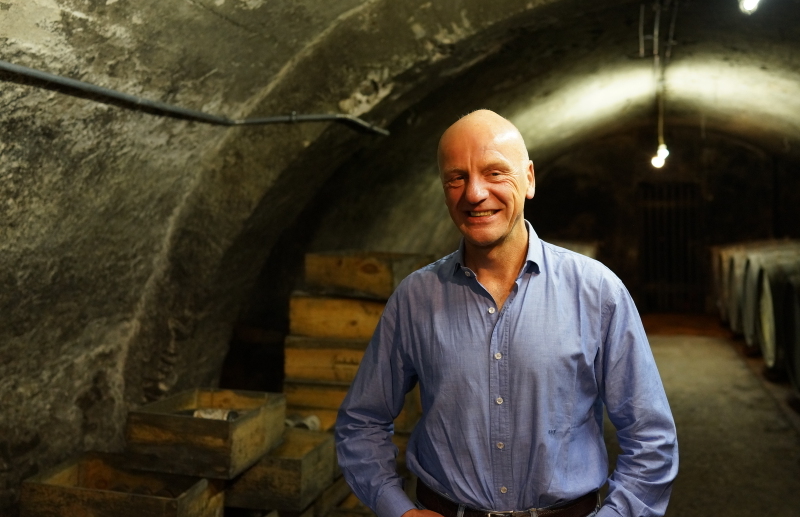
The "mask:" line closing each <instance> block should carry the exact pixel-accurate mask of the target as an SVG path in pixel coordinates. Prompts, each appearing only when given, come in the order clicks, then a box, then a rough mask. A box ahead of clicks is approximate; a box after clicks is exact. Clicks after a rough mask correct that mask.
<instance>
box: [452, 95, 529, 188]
mask: <svg viewBox="0 0 800 517" xmlns="http://www.w3.org/2000/svg"><path fill="white" fill-rule="evenodd" d="M463 142H474V143H476V144H478V145H483V146H487V145H493V146H501V147H502V148H504V149H505V150H507V156H508V158H509V159H513V160H514V161H516V162H518V163H521V164H525V163H527V162H528V160H529V158H528V148H527V147H526V146H525V142H524V141H523V139H522V135H521V134H520V132H519V130H518V129H517V127H516V126H515V125H514V124H512V123H511V122H510V121H508V120H507V119H505V118H503V117H501V116H500V115H498V114H497V113H495V112H494V111H490V110H485V109H483V110H477V111H473V112H472V113H470V114H469V115H466V116H464V117H462V118H460V119H459V120H458V121H457V122H456V123H455V124H453V125H452V126H450V127H449V128H447V130H446V131H445V132H444V134H443V135H442V137H441V138H440V139H439V150H438V163H439V172H440V173H442V172H444V170H443V169H442V167H443V165H444V162H445V161H446V160H445V157H446V156H447V155H448V154H449V153H450V152H451V151H452V149H453V147H454V146H457V145H459V143H463Z"/></svg>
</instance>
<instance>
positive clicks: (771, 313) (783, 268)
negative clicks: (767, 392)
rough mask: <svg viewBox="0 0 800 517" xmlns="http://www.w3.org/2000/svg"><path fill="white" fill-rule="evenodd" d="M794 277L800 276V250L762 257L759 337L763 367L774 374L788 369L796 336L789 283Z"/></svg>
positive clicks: (757, 333)
mask: <svg viewBox="0 0 800 517" xmlns="http://www.w3.org/2000/svg"><path fill="white" fill-rule="evenodd" d="M793 274H800V251H795V252H794V253H793V254H791V255H786V254H784V255H773V256H772V257H770V258H766V257H762V262H761V274H760V288H759V290H760V296H759V304H758V305H759V307H758V320H757V321H758V325H757V332H756V336H757V341H758V345H759V348H760V349H761V355H762V356H763V358H764V365H765V366H766V368H767V370H769V371H770V372H772V373H778V372H783V371H784V370H785V369H786V364H787V361H786V358H787V355H788V354H787V351H788V348H789V347H790V346H791V343H790V341H791V340H792V338H793V335H794V331H793V329H792V328H791V325H793V324H794V322H793V319H792V315H791V312H790V311H791V310H793V307H792V306H791V299H790V294H791V293H790V291H791V284H790V282H789V278H790V277H791V276H792V275H793Z"/></svg>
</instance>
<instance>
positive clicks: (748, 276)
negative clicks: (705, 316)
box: [741, 243, 800, 347]
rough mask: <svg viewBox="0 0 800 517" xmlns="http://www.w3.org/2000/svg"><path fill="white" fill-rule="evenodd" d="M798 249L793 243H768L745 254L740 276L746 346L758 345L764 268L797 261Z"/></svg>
mask: <svg viewBox="0 0 800 517" xmlns="http://www.w3.org/2000/svg"><path fill="white" fill-rule="evenodd" d="M798 254H800V249H798V248H797V246H795V245H794V244H793V243H786V244H785V245H769V246H764V247H759V248H756V249H755V250H753V251H750V252H749V253H747V254H746V256H745V266H744V276H743V278H742V291H741V294H742V298H741V308H742V319H741V324H742V334H743V335H744V340H745V343H747V346H748V347H755V346H758V345H759V341H758V337H757V335H756V334H757V332H758V323H759V314H760V310H759V303H760V301H761V291H760V288H761V285H762V284H761V277H762V276H763V274H764V271H765V269H766V270H775V269H776V268H777V269H780V268H782V267H783V265H784V263H785V264H787V265H788V266H790V265H791V264H792V263H794V262H796V261H797V257H798V256H799V255H798Z"/></svg>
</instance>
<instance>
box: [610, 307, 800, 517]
mask: <svg viewBox="0 0 800 517" xmlns="http://www.w3.org/2000/svg"><path fill="white" fill-rule="evenodd" d="M643 320H644V323H645V328H646V330H647V331H648V337H649V340H650V344H651V347H652V350H653V355H654V356H655V358H656V362H657V363H658V368H659V372H660V374H661V377H662V379H663V382H664V387H665V389H666V391H667V396H668V398H669V402H670V406H671V408H672V411H673V415H674V417H675V421H676V424H677V428H678V443H679V449H680V470H679V474H678V478H677V480H676V481H675V485H674V487H673V492H672V498H671V500H670V505H669V508H668V510H667V516H668V517H695V516H724V517H738V516H748V517H749V516H753V515H769V516H771V517H798V516H800V415H798V414H797V412H796V411H795V410H794V409H792V407H797V399H796V398H795V396H794V395H793V394H792V393H791V389H790V388H789V386H788V384H787V383H785V382H784V383H773V382H769V381H767V380H765V379H764V377H763V375H761V368H762V366H761V363H760V359H758V358H750V357H746V356H745V354H744V353H743V345H742V343H740V342H739V341H737V340H735V339H733V338H732V337H731V336H730V335H729V333H728V332H727V331H726V330H725V329H724V328H722V327H721V326H720V325H719V324H718V323H717V322H716V320H714V319H713V318H706V317H703V316H695V317H692V316H689V317H686V316H674V315H662V316H645V317H644V318H643ZM606 441H607V444H608V446H609V450H610V451H611V452H612V465H613V461H614V458H613V456H615V453H616V451H618V450H619V448H618V445H617V444H616V440H615V438H614V430H613V429H612V428H611V427H610V425H607V426H606Z"/></svg>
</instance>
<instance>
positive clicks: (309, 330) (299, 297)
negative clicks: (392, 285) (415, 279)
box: [289, 293, 385, 340]
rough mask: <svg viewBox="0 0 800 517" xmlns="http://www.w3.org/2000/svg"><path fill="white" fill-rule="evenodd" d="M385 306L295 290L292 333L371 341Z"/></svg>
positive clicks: (290, 304)
mask: <svg viewBox="0 0 800 517" xmlns="http://www.w3.org/2000/svg"><path fill="white" fill-rule="evenodd" d="M384 306H385V304H384V303H382V302H376V301H371V300H360V299H354V298H330V297H320V296H309V295H305V294H303V293H294V294H293V295H292V297H291V299H290V302H289V328H290V332H291V334H295V335H300V336H310V337H323V338H343V339H367V340H368V339H369V338H370V337H372V333H373V332H374V331H375V327H376V326H377V324H378V320H379V319H380V316H381V313H382V312H383V308H384Z"/></svg>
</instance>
